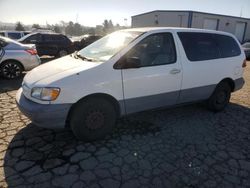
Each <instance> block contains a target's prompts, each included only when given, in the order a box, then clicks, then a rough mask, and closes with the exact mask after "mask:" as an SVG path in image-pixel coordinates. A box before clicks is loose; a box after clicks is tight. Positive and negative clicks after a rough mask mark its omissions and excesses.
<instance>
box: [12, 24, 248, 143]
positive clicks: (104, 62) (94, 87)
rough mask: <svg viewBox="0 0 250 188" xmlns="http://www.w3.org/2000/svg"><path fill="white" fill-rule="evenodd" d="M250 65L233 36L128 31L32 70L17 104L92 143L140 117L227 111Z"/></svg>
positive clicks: (41, 122)
mask: <svg viewBox="0 0 250 188" xmlns="http://www.w3.org/2000/svg"><path fill="white" fill-rule="evenodd" d="M245 66H246V61H245V54H244V51H243V50H242V49H241V47H240V44H239V42H238V41H237V39H236V38H235V37H234V36H233V35H231V34H229V33H225V32H219V31H210V30H200V29H184V28H159V27H158V28H135V29H127V30H121V31H117V32H114V33H112V34H109V35H107V36H105V37H103V38H101V39H99V40H98V41H96V42H94V43H93V44H91V45H89V46H87V47H86V48H84V49H82V50H80V51H79V52H76V53H74V54H71V55H68V56H66V57H63V58H60V59H57V60H54V61H51V62H49V63H47V64H44V65H41V66H39V67H37V68H35V69H34V70H32V71H30V72H29V73H28V74H27V75H26V76H25V77H24V80H23V84H22V87H21V88H20V89H19V90H18V92H17V95H16V101H17V104H18V107H19V109H20V110H21V111H22V112H23V113H24V114H25V115H26V116H27V117H29V118H30V119H31V120H32V121H33V123H34V124H35V125H37V126H40V127H46V128H64V127H67V126H69V127H70V128H71V129H72V131H73V133H74V134H75V136H76V137H77V138H78V139H83V140H88V141H91V140H96V139H100V138H103V137H104V136H105V135H106V134H108V133H110V132H111V130H112V128H113V127H114V126H115V123H116V119H117V118H118V117H121V116H124V115H127V114H131V113H135V112H140V111H145V110H151V109H156V108H162V107H167V106H174V105H177V104H185V103H190V102H197V101H206V103H207V106H208V109H210V110H213V111H216V112H217V111H221V110H223V109H224V108H225V107H226V106H227V104H228V103H229V100H230V95H231V92H234V91H237V90H239V89H240V88H242V86H243V85H244V79H243V67H245Z"/></svg>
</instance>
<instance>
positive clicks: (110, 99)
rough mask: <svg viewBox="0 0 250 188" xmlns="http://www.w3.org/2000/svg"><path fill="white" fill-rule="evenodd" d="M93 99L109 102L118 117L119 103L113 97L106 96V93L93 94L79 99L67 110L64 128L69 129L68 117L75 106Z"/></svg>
mask: <svg viewBox="0 0 250 188" xmlns="http://www.w3.org/2000/svg"><path fill="white" fill-rule="evenodd" d="M93 98H101V99H104V100H107V101H109V102H110V103H111V104H112V105H113V106H114V108H115V111H116V115H117V117H120V115H121V107H120V104H119V102H118V101H117V100H116V99H115V98H114V97H113V96H111V95H109V94H106V93H94V94H90V95H87V96H85V97H83V98H81V99H79V100H78V101H77V102H76V103H74V104H73V105H72V106H71V108H70V109H69V112H68V115H67V119H66V127H69V120H70V117H71V115H72V112H73V110H74V108H75V106H76V105H77V104H78V103H79V102H84V101H86V100H89V99H93Z"/></svg>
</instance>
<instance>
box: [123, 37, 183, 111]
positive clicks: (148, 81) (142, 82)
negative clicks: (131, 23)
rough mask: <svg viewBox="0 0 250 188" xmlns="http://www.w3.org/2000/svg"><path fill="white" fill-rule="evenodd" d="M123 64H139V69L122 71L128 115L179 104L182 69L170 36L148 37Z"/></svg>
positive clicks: (124, 69) (132, 50)
mask: <svg viewBox="0 0 250 188" xmlns="http://www.w3.org/2000/svg"><path fill="white" fill-rule="evenodd" d="M120 61H123V63H128V62H129V61H132V62H133V61H134V63H138V66H136V67H137V68H136V67H135V68H123V69H122V76H123V90H124V101H125V107H126V112H127V113H133V112H138V111H143V110H148V109H154V108H159V107H163V106H167V105H174V104H176V102H177V99H178V97H179V92H180V87H181V78H182V69H181V65H180V62H179V60H178V58H177V53H176V48H175V44H174V39H173V36H172V34H171V33H157V34H152V35H149V36H147V37H146V38H144V39H142V40H141V41H140V42H139V43H138V44H136V45H135V46H134V47H133V48H132V49H131V50H129V52H128V53H127V54H126V55H125V56H123V57H122V58H121V60H120ZM125 67H126V66H125Z"/></svg>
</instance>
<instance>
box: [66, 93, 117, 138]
mask: <svg viewBox="0 0 250 188" xmlns="http://www.w3.org/2000/svg"><path fill="white" fill-rule="evenodd" d="M115 122H116V112H115V108H114V106H113V105H112V104H111V103H110V102H109V101H107V100H104V99H101V98H91V99H88V100H85V101H80V102H78V103H77V104H76V106H74V108H73V110H72V113H71V117H70V127H71V129H72V131H73V133H74V135H75V136H76V138H77V139H79V140H85V141H94V140H98V139H102V138H104V137H105V135H107V134H108V133H110V132H111V131H112V129H113V128H114V126H115Z"/></svg>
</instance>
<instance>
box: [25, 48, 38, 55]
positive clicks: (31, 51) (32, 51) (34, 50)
mask: <svg viewBox="0 0 250 188" xmlns="http://www.w3.org/2000/svg"><path fill="white" fill-rule="evenodd" d="M25 51H26V52H28V53H29V54H30V55H37V51H36V49H28V50H25Z"/></svg>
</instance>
